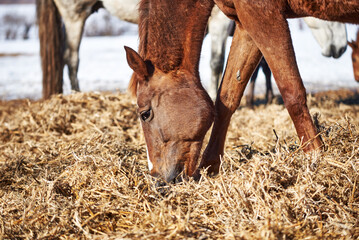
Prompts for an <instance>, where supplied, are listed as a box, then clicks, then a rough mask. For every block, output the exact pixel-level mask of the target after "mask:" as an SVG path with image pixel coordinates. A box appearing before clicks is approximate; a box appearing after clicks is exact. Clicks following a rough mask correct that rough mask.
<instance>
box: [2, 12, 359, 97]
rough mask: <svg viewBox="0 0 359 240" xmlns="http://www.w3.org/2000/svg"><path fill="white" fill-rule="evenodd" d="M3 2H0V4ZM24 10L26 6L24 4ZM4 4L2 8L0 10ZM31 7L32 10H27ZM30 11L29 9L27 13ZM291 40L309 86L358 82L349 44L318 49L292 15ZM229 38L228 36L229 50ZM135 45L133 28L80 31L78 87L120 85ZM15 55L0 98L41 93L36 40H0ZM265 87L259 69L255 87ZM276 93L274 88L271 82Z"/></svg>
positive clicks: (203, 67) (205, 78)
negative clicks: (340, 50) (332, 53)
mask: <svg viewBox="0 0 359 240" xmlns="http://www.w3.org/2000/svg"><path fill="white" fill-rule="evenodd" d="M0 8H2V6H0ZM24 11H25V10H24ZM1 12H3V10H2V9H1V10H0V14H1ZM29 12H31V11H29ZM27 14H29V13H27ZM290 28H291V33H292V39H293V45H294V49H295V52H296V57H297V62H298V66H299V70H300V73H301V76H302V78H303V82H304V85H305V87H306V88H307V91H308V92H316V91H322V90H329V89H339V88H356V89H358V88H359V84H358V83H357V82H355V80H354V76H353V69H352V62H351V49H350V48H349V47H348V49H347V51H346V52H345V54H344V55H343V56H342V57H341V58H339V59H333V58H326V57H323V56H322V55H321V50H320V47H319V45H318V43H317V42H316V41H315V40H314V37H313V36H312V34H311V32H310V30H309V29H308V28H307V27H306V26H304V30H302V31H301V30H299V27H298V20H290ZM357 29H358V26H355V25H347V31H348V40H352V39H354V38H355V35H356V31H357ZM230 41H231V39H230V38H229V39H228V44H227V46H228V47H227V53H228V50H229V46H230ZM125 45H126V46H129V47H131V48H134V49H137V46H138V36H137V34H136V33H134V32H133V31H129V32H126V34H124V35H121V36H116V37H84V38H83V40H82V44H81V47H80V67H79V74H78V77H79V80H80V88H81V89H82V91H86V92H87V91H124V90H125V89H126V88H127V85H128V82H129V79H130V77H131V74H132V70H131V69H130V68H129V67H128V65H127V62H126V56H125V51H124V48H123V46H125ZM17 53H21V54H22V55H19V56H5V57H0V99H5V100H9V99H16V98H31V99H39V98H41V88H42V83H41V67H40V58H39V42H38V39H37V38H30V39H29V40H15V41H5V40H0V54H17ZM209 61H210V37H209V36H207V37H206V38H205V40H204V44H203V48H202V55H201V62H200V74H201V79H202V82H203V85H204V86H205V87H207V86H209V79H210V73H211V71H210V66H209ZM264 89H265V84H264V75H263V74H262V72H261V71H260V73H259V74H258V80H257V84H256V93H257V94H258V93H263V92H264ZM64 93H65V94H69V93H71V90H70V83H69V78H68V76H67V69H66V68H65V72H64ZM275 93H278V91H277V90H276V88H275Z"/></svg>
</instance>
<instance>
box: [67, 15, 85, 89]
mask: <svg viewBox="0 0 359 240" xmlns="http://www.w3.org/2000/svg"><path fill="white" fill-rule="evenodd" d="M85 20H86V19H83V18H79V19H77V20H76V21H73V19H65V18H64V23H65V26H66V44H67V45H66V50H65V54H64V60H65V63H66V65H67V67H68V70H69V78H70V82H71V89H72V90H74V91H80V86H79V80H78V78H77V73H78V68H79V61H80V59H79V48H80V43H81V38H82V32H83V28H84V22H85Z"/></svg>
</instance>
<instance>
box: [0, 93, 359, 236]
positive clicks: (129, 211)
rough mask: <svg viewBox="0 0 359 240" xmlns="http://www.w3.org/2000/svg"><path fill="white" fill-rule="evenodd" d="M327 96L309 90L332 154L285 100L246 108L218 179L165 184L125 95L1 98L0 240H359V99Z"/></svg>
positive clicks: (235, 125) (233, 125)
mask: <svg viewBox="0 0 359 240" xmlns="http://www.w3.org/2000/svg"><path fill="white" fill-rule="evenodd" d="M348 94H349V95H348ZM350 94H351V95H350ZM332 95H333V96H338V95H337V94H336V93H333V94H332ZM328 96H330V94H329V95H328V94H326V95H318V96H314V97H313V96H310V97H309V104H310V106H311V111H312V113H316V112H318V113H320V116H319V117H318V116H317V117H316V119H317V120H318V121H317V122H318V123H317V124H318V127H319V129H320V131H321V132H322V137H323V139H324V141H325V143H326V147H327V150H326V151H323V152H321V153H313V154H310V155H306V154H304V153H303V152H302V151H301V150H300V149H298V140H297V138H296V135H295V132H294V129H293V126H292V123H291V121H290V119H289V117H288V114H287V112H286V110H285V109H284V107H283V106H282V105H275V104H272V105H270V106H268V107H265V106H258V107H256V108H255V110H250V109H247V108H241V109H240V110H238V111H237V113H236V114H235V115H234V117H233V120H232V123H231V127H230V131H229V134H228V141H227V148H226V154H225V156H224V161H223V165H222V169H221V173H220V174H219V176H217V177H214V178H209V177H206V176H204V177H203V178H202V179H201V180H200V182H194V181H191V180H190V181H186V182H182V183H179V184H176V185H171V186H169V187H167V188H166V189H165V190H161V191H159V189H156V188H155V187H153V179H151V177H150V176H149V175H148V172H147V166H146V164H147V163H146V162H147V160H146V153H145V146H144V139H143V135H142V132H141V129H140V127H139V122H138V120H137V116H136V114H135V107H134V103H133V101H131V100H130V99H129V98H128V97H127V96H125V95H113V94H95V93H91V94H89V93H78V94H73V95H70V96H55V97H53V98H51V99H50V100H48V101H39V102H29V101H11V102H2V103H1V104H0V153H1V154H0V197H1V198H0V217H1V218H0V239H2V238H4V239H22V238H25V239H44V238H46V239H52V238H61V239H69V238H71V239H73V238H79V239H84V238H91V239H92V238H93V239H114V238H120V239H136V238H137V239H162V238H168V239H183V238H187V239H207V238H210V239H215V238H220V239H304V238H305V239H358V238H359V187H358V185H359V177H358V176H359V143H358V141H359V140H358V139H359V104H358V102H356V105H349V104H344V103H342V102H343V101H342V99H346V101H347V99H348V98H350V97H353V96H357V95H355V94H354V95H353V94H352V93H346V94H345V96H344V98H339V100H338V99H336V100H332V99H330V98H329V97H328ZM348 103H350V102H348ZM273 129H274V130H275V131H273ZM274 132H275V133H274Z"/></svg>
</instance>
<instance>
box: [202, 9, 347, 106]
mask: <svg viewBox="0 0 359 240" xmlns="http://www.w3.org/2000/svg"><path fill="white" fill-rule="evenodd" d="M303 20H304V22H305V23H306V24H307V25H308V26H309V28H310V29H311V31H312V34H313V36H314V38H315V39H316V40H317V42H318V43H319V45H320V47H321V49H322V54H323V55H324V56H326V57H334V58H339V57H340V56H341V55H342V54H343V53H344V52H345V50H346V48H347V31H346V27H345V24H344V23H339V22H330V21H325V20H321V19H317V18H313V17H305V18H303ZM232 26H234V25H231V21H230V20H229V19H228V18H227V17H226V16H225V15H224V14H223V13H222V12H221V11H220V10H219V9H218V8H217V9H216V8H214V9H213V11H212V16H211V21H209V24H208V31H209V32H210V35H211V51H212V52H211V62H210V65H211V71H212V72H211V82H210V87H209V89H208V93H209V95H210V96H211V98H212V99H215V97H216V96H217V87H218V86H219V81H220V79H221V77H222V73H223V64H224V57H225V49H226V42H227V37H228V36H229V34H230V33H231V32H232V30H231V28H232ZM267 86H268V83H267ZM250 88H251V89H250V94H251V92H252V91H254V82H253V83H252V82H251V84H250ZM267 94H268V91H267ZM252 96H253V93H252Z"/></svg>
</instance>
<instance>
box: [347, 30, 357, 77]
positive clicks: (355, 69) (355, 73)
mask: <svg viewBox="0 0 359 240" xmlns="http://www.w3.org/2000/svg"><path fill="white" fill-rule="evenodd" d="M348 45H349V46H350V47H351V48H352V50H353V52H352V62H353V72H354V79H355V81H357V82H359V29H358V32H357V38H356V41H351V42H348Z"/></svg>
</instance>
